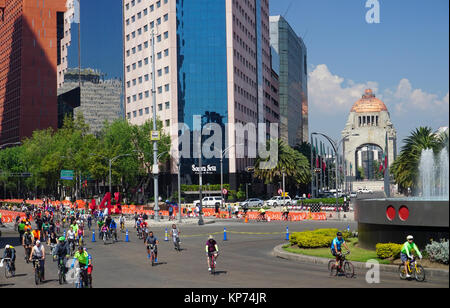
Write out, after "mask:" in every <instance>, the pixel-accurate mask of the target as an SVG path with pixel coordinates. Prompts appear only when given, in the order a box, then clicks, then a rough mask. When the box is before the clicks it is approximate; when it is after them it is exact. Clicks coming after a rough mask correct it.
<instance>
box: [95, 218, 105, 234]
mask: <svg viewBox="0 0 450 308" xmlns="http://www.w3.org/2000/svg"><path fill="white" fill-rule="evenodd" d="M104 224H105V223H104V222H103V219H101V218H99V219H98V221H97V226H98V232H101V231H102V228H103V225H104Z"/></svg>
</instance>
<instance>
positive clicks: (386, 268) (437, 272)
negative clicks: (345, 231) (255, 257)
mask: <svg viewBox="0 0 450 308" xmlns="http://www.w3.org/2000/svg"><path fill="white" fill-rule="evenodd" d="M284 245H286V244H282V245H278V246H276V247H275V248H274V249H273V251H272V255H273V256H275V257H278V258H281V259H286V260H291V261H297V262H301V263H312V264H323V265H328V262H329V261H330V259H326V258H319V257H313V256H305V255H300V254H296V253H291V252H287V251H285V250H284V249H283V246H284ZM351 262H352V264H353V266H354V267H355V269H356V268H357V269H364V270H367V269H368V268H367V267H366V263H362V262H355V261H351ZM425 270H426V276H427V277H447V278H448V277H449V271H446V270H441V269H435V268H425ZM380 271H382V272H390V273H397V272H398V265H386V264H380Z"/></svg>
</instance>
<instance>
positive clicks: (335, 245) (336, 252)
mask: <svg viewBox="0 0 450 308" xmlns="http://www.w3.org/2000/svg"><path fill="white" fill-rule="evenodd" d="M342 245H344V247H345V249H347V250H348V251H350V249H348V246H347V243H345V240H344V238H343V237H342V233H341V232H338V233H337V234H336V238H335V239H334V240H333V242H332V243H331V254H332V255H333V256H334V257H336V266H337V267H338V266H339V261H340V259H341V256H342V248H341V246H342Z"/></svg>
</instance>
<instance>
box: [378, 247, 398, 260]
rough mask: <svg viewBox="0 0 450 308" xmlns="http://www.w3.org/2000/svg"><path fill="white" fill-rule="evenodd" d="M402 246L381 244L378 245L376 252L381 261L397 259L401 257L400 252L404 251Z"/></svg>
mask: <svg viewBox="0 0 450 308" xmlns="http://www.w3.org/2000/svg"><path fill="white" fill-rule="evenodd" d="M402 246H403V245H401V244H395V243H386V244H383V243H379V244H377V245H376V247H375V248H376V252H377V256H378V257H379V258H380V259H389V258H393V259H397V258H398V257H399V256H400V251H401V250H402Z"/></svg>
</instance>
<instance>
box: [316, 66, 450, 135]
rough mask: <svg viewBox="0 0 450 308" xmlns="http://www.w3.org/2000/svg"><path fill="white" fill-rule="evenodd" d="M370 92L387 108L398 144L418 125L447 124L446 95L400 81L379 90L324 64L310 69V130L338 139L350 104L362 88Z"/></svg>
mask: <svg viewBox="0 0 450 308" xmlns="http://www.w3.org/2000/svg"><path fill="white" fill-rule="evenodd" d="M368 88H370V89H372V90H373V91H374V93H375V94H376V95H377V97H378V98H380V99H381V100H382V101H383V102H384V103H385V104H386V106H387V108H388V110H389V112H390V114H391V119H392V122H393V124H394V127H395V128H396V129H397V132H398V137H399V142H400V143H401V140H402V139H403V138H404V137H405V136H407V135H408V134H409V133H410V132H411V130H413V129H415V128H416V127H418V126H430V127H432V128H435V129H437V128H438V127H440V126H448V123H449V113H448V112H449V92H448V90H447V94H446V95H445V96H444V97H441V95H438V94H434V93H428V92H426V91H424V90H422V89H415V88H414V87H413V85H412V83H411V82H410V81H409V80H408V79H406V78H403V79H401V80H400V81H399V83H398V85H393V86H392V87H389V88H387V89H383V90H380V89H379V85H378V83H377V82H374V81H368V82H366V83H356V82H355V81H353V80H351V79H346V78H344V77H342V76H338V75H334V74H333V73H332V72H330V70H329V69H328V67H327V65H325V64H321V65H317V66H315V67H313V69H312V70H311V72H310V74H309V81H308V96H309V106H310V108H309V110H310V121H309V123H310V126H311V127H310V129H311V131H321V132H327V133H329V134H330V135H332V136H333V137H334V138H339V137H340V133H341V130H342V129H343V128H344V126H345V123H346V121H347V117H348V114H349V112H350V109H351V107H352V106H353V104H354V103H355V102H356V101H357V100H359V99H360V98H361V96H362V95H363V94H364V90H365V89H368Z"/></svg>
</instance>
